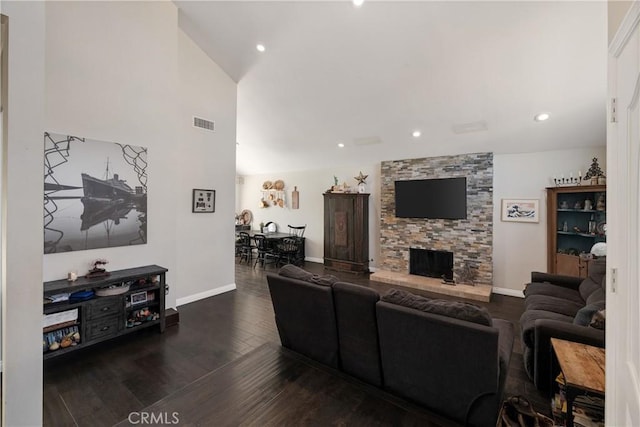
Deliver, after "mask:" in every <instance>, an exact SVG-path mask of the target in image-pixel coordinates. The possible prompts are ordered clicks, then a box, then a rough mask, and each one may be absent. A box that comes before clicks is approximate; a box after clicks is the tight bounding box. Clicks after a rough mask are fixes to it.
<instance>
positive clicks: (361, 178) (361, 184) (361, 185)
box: [353, 171, 369, 193]
mask: <svg viewBox="0 0 640 427" xmlns="http://www.w3.org/2000/svg"><path fill="white" fill-rule="evenodd" d="M368 177H369V175H363V174H362V171H360V174H359V175H358V176H355V177H353V179H355V180H356V181H358V193H364V192H366V191H367V187H366V184H367V182H366V179H367V178H368Z"/></svg>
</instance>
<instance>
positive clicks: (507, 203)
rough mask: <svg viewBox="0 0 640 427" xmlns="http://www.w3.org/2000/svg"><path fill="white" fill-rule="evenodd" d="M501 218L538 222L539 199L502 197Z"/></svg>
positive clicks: (504, 219)
mask: <svg viewBox="0 0 640 427" xmlns="http://www.w3.org/2000/svg"><path fill="white" fill-rule="evenodd" d="M502 220H503V221H513V222H539V221H540V208H539V200H538V199H502Z"/></svg>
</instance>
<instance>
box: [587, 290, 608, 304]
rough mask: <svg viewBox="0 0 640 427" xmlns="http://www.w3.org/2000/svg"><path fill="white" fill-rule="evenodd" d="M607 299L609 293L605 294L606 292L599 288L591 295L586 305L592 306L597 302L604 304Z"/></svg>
mask: <svg viewBox="0 0 640 427" xmlns="http://www.w3.org/2000/svg"><path fill="white" fill-rule="evenodd" d="M606 298H607V293H606V292H605V290H604V289H602V288H598V289H596V290H595V291H594V292H593V293H592V294H591V295H589V297H588V298H587V301H586V304H585V305H591V304H595V303H597V302H604V301H605V300H606Z"/></svg>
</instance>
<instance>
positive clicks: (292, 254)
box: [276, 236, 303, 265]
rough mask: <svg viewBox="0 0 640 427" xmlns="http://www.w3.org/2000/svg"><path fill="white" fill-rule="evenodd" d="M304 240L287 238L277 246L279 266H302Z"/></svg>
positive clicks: (293, 237)
mask: <svg viewBox="0 0 640 427" xmlns="http://www.w3.org/2000/svg"><path fill="white" fill-rule="evenodd" d="M302 242H303V240H302V239H301V238H299V237H295V236H292V237H285V238H283V239H282V240H281V241H280V243H279V244H277V245H276V254H277V261H276V263H277V265H280V264H294V265H300V264H301V261H302V258H301V257H300V245H301V244H302Z"/></svg>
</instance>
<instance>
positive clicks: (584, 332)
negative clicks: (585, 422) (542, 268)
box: [520, 258, 606, 391]
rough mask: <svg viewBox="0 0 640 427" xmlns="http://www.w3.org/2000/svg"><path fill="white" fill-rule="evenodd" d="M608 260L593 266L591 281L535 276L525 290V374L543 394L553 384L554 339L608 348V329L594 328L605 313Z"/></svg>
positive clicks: (589, 278)
mask: <svg viewBox="0 0 640 427" xmlns="http://www.w3.org/2000/svg"><path fill="white" fill-rule="evenodd" d="M605 269H606V260H605V258H600V259H596V260H594V261H592V262H591V263H590V266H589V277H587V278H586V279H582V278H579V277H570V276H561V275H555V274H547V273H539V272H533V273H531V283H529V284H527V285H526V287H525V290H524V295H525V300H524V304H525V311H524V313H523V314H522V317H521V318H520V328H521V333H522V349H523V358H524V365H525V370H526V372H527V374H528V375H529V377H530V378H531V379H532V380H533V381H534V383H535V385H536V387H537V388H538V389H539V390H542V391H549V386H550V384H551V380H552V378H550V377H551V372H550V369H551V365H550V363H551V361H550V357H551V341H550V340H551V338H560V339H564V340H567V341H574V342H579V343H583V344H589V345H593V346H596V347H604V345H605V336H604V325H602V324H596V323H595V322H594V323H593V324H592V319H593V316H594V315H595V314H596V313H597V312H600V313H599V315H600V316H602V313H603V311H602V310H604V309H605V302H606V301H605Z"/></svg>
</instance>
